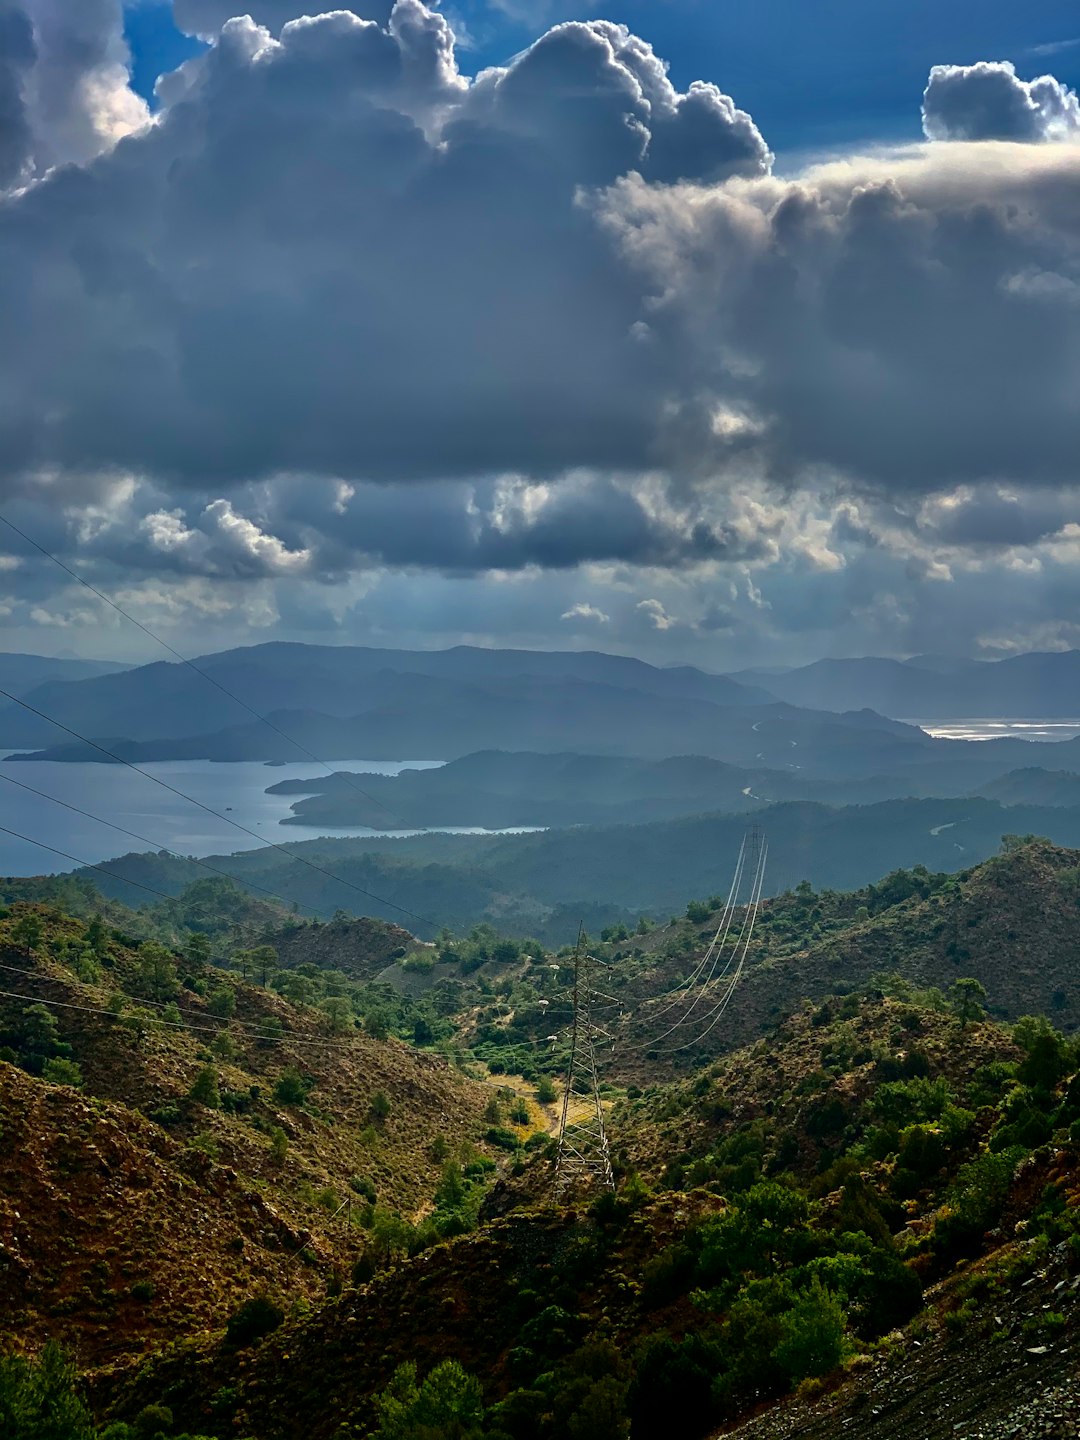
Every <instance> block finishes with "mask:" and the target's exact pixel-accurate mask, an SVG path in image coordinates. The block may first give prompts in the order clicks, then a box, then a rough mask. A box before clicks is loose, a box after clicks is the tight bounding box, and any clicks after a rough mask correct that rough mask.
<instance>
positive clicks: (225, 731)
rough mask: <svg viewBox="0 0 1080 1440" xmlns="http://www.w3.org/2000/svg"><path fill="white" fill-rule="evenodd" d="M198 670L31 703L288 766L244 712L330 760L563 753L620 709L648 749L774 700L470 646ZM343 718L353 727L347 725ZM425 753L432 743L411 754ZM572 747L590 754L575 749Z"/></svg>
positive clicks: (24, 728)
mask: <svg viewBox="0 0 1080 1440" xmlns="http://www.w3.org/2000/svg"><path fill="white" fill-rule="evenodd" d="M192 665H193V666H194V667H195V668H192V667H191V666H187V665H181V664H178V663H166V662H164V661H161V662H157V663H155V664H152V665H142V666H139V667H138V668H136V669H133V670H128V671H125V672H124V673H121V674H115V675H101V676H98V677H95V678H91V679H85V680H78V681H75V682H70V681H66V680H63V679H61V680H59V681H50V682H47V683H43V684H41V685H39V686H38V688H36V689H35V690H33V691H32V693H30V694H28V695H26V694H24V695H23V696H22V698H23V699H26V700H27V701H28V702H29V703H31V704H33V706H34V708H35V709H37V710H39V711H41V712H42V713H43V714H45V715H49V716H51V717H53V718H54V719H56V720H58V721H60V722H61V723H62V724H64V725H68V726H70V727H71V728H72V729H75V730H78V731H79V733H80V734H83V735H86V736H88V737H90V738H92V739H101V738H103V737H106V736H109V737H118V738H122V739H123V740H125V741H128V742H134V743H140V744H141V743H146V742H162V741H172V740H185V741H191V740H196V741H197V743H196V745H195V746H194V750H192V747H191V746H188V747H187V750H186V751H185V752H183V753H185V754H190V753H195V754H197V755H199V756H200V757H201V758H210V759H236V758H241V756H242V757H243V758H247V759H276V758H282V759H288V760H294V759H296V758H297V751H296V748H295V747H293V746H289V745H288V743H287V742H286V741H284V740H282V739H281V737H280V736H274V734H273V732H272V731H270V730H269V729H267V727H265V726H263V725H261V723H260V722H259V721H258V720H253V719H252V716H251V714H250V711H248V710H245V708H244V706H245V705H246V706H250V707H251V710H254V711H255V712H256V715H259V716H277V715H283V714H287V715H288V716H289V717H290V723H291V724H292V725H293V726H296V727H299V728H301V729H302V730H304V731H305V733H306V734H307V735H308V736H309V737H310V738H311V739H315V740H317V741H318V742H319V743H320V745H323V746H329V747H330V749H329V750H328V751H327V753H328V754H329V755H331V756H332V757H337V758H349V757H350V756H357V755H363V756H364V757H365V758H368V757H370V758H373V759H375V758H381V757H382V756H385V755H392V756H395V757H401V756H407V755H411V756H414V757H416V758H421V757H430V758H438V759H445V758H449V756H450V755H451V754H453V753H456V754H462V753H467V752H468V751H470V750H476V749H477V748H480V747H481V746H482V745H484V744H488V743H494V744H500V743H505V741H506V738H507V734H506V729H507V727H508V726H512V727H514V729H515V730H518V729H521V730H523V731H524V732H525V733H526V734H527V735H529V736H535V735H539V734H541V733H544V732H546V731H550V733H551V734H552V736H553V737H554V738H553V742H552V743H553V746H554V748H557V749H565V748H567V735H568V733H569V732H573V731H574V729H575V727H576V728H577V729H579V730H581V731H582V732H583V733H589V734H590V735H596V734H598V733H600V732H602V730H603V727H605V726H613V725H615V724H616V721H617V720H618V718H619V715H620V713H621V714H622V716H623V723H624V725H629V724H632V723H633V720H634V718H635V717H637V716H638V715H640V717H641V718H640V720H639V721H638V732H639V733H638V734H637V735H636V736H635V738H636V739H638V740H639V742H640V743H642V744H645V743H647V741H648V739H649V737H650V735H653V736H659V735H661V734H662V733H663V732H664V730H665V727H666V728H668V729H671V728H673V727H675V726H677V724H678V723H679V719H680V712H681V711H682V710H683V709H684V708H688V709H690V710H691V711H695V707H697V708H696V712H695V713H697V714H698V715H700V716H706V715H710V714H711V713H712V711H713V709H714V708H715V707H717V706H723V707H726V708H727V707H733V706H741V705H755V704H758V705H760V704H768V703H770V702H771V701H772V696H771V695H770V694H769V693H768V692H767V691H765V690H762V689H761V688H760V687H759V686H755V685H752V684H741V683H739V682H738V681H735V680H729V679H728V678H727V677H726V676H723V675H708V674H706V673H705V672H704V671H702V670H694V669H692V668H690V667H679V668H675V669H671V670H665V669H660V668H658V667H656V666H653V665H647V664H645V663H644V662H643V661H641V660H634V659H629V658H626V657H623V656H618V655H604V654H601V653H599V652H593V651H581V652H578V651H566V652H563V651H530V650H482V649H475V648H470V647H468V646H458V647H457V648H455V649H452V650H439V651H411V650H372V649H363V648H360V647H356V646H345V645H342V646H329V645H289V644H281V643H273V644H267V645H257V646H252V647H248V648H244V649H239V650H226V651H222V652H221V653H219V654H214V655H203V656H199V657H198V658H197V659H195V660H194V661H193V662H192ZM197 671H202V672H204V674H205V676H208V677H209V678H210V680H212V681H213V682H215V683H213V684H211V683H208V681H207V679H205V678H203V676H201V675H200V674H198V673H197ZM217 686H222V687H224V690H222V689H218V688H216V687H217ZM224 691H229V692H231V694H232V695H236V696H240V697H242V699H243V702H244V703H243V704H238V703H237V701H235V700H233V699H230V697H229V695H228V694H226V693H224ZM630 697H633V704H632V705H631V704H629V703H628V701H629V700H630ZM702 707H704V708H702ZM429 711H434V713H433V714H432V713H428V712H429ZM629 711H632V712H633V714H632V716H631V715H628V714H627V712H629ZM345 721H348V722H350V723H349V724H344V723H341V722H345ZM485 721H486V729H487V732H489V735H485ZM333 722H339V723H337V724H334V723H333ZM463 731H468V732H469V739H468V741H467V742H464V741H462V740H460V739H459V738H458V736H459V733H460V732H463ZM441 732H445V734H446V737H447V738H446V741H445V744H444V745H442V746H440V745H436V746H435V748H434V749H432V748H431V746H432V743H433V737H435V736H436V735H437V734H438V733H441ZM290 733H291V732H290ZM60 739H61V736H60V734H59V732H58V731H57V729H56V727H55V726H53V725H50V724H49V723H48V722H47V721H45V720H42V719H40V718H39V717H37V716H35V715H32V714H30V713H28V712H27V711H26V710H24V709H22V708H21V707H19V706H17V705H11V704H8V705H5V706H0V744H6V745H10V746H12V747H15V746H18V747H30V746H33V747H38V746H49V745H54V744H56V743H57V742H58V741H59V740H60ZM304 743H305V744H306V743H308V741H307V740H305V741H304ZM527 743H531V742H527ZM357 744H360V745H361V746H366V747H369V748H362V749H361V750H359V751H358V750H356V749H355V748H353V747H354V746H355V745H357ZM415 745H420V746H421V747H422V748H420V749H415V748H410V747H411V746H415ZM335 746H344V747H345V748H344V749H341V748H335ZM371 746H374V747H375V748H374V749H372V748H370V747H371ZM536 748H540V747H539V745H538V746H537V747H536ZM570 748H582V746H581V745H580V743H578V742H577V741H573V740H571V742H570ZM588 748H590V749H601V750H603V749H606V748H611V749H613V750H623V751H624V753H625V747H624V746H622V745H620V743H619V741H618V737H617V735H616V736H613V737H612V740H611V743H610V747H609V746H605V745H602V744H598V743H593V744H590V745H589V746H588ZM650 748H651V747H650ZM683 748H685V747H683ZM211 752H212V753H211ZM630 753H633V752H630ZM653 753H655V751H654V752H653ZM144 758H147V757H145V756H144ZM159 758H164V757H163V756H162V757H159ZM177 758H183V755H182V754H178V756H177Z"/></svg>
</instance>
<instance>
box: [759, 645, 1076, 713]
mask: <svg viewBox="0 0 1080 1440" xmlns="http://www.w3.org/2000/svg"><path fill="white" fill-rule="evenodd" d="M731 678H732V679H734V680H739V681H743V682H745V683H748V684H754V685H761V686H764V687H765V688H767V689H768V690H769V691H771V693H772V694H773V695H775V696H776V697H777V698H778V699H780V700H786V701H787V702H788V703H789V704H791V705H807V706H811V707H812V708H813V709H816V710H861V709H863V708H869V709H871V710H880V711H881V712H882V714H885V715H892V716H896V717H899V718H900V719H904V720H950V719H955V720H960V719H976V718H985V719H997V718H1008V719H1016V720H1022V719H1040V720H1051V719H1063V720H1077V719H1080V650H1064V651H1060V652H1052V653H1042V654H1040V653H1032V654H1029V655H1014V656H1010V657H1009V658H1008V659H1007V660H967V659H957V660H952V659H948V658H945V657H941V656H917V657H916V658H915V659H913V660H885V659H876V658H873V657H867V658H865V659H857V660H815V661H814V662H813V664H811V665H804V666H801V667H799V668H797V669H793V670H785V671H782V672H765V671H762V670H744V671H742V672H736V673H735V674H733V675H732V677H731Z"/></svg>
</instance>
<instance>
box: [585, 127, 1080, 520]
mask: <svg viewBox="0 0 1080 1440" xmlns="http://www.w3.org/2000/svg"><path fill="white" fill-rule="evenodd" d="M598 213H599V215H600V218H601V220H602V223H604V224H605V225H606V226H607V228H608V229H609V231H610V233H611V234H612V236H613V238H614V239H615V241H616V243H617V244H618V246H619V248H620V253H621V254H622V256H623V258H624V260H625V261H626V262H627V263H628V264H629V265H630V266H632V267H634V268H635V269H636V270H637V273H638V274H639V275H640V276H641V278H642V282H643V284H644V286H645V288H646V290H647V291H648V292H649V294H650V299H649V301H648V302H647V303H646V304H645V305H644V306H643V309H642V320H643V322H647V324H648V325H649V328H650V331H651V333H652V334H653V335H654V336H655V337H656V341H657V348H658V349H659V350H660V351H661V352H662V353H665V354H666V355H668V356H669V358H671V357H674V358H671V363H672V364H673V365H674V364H678V363H679V362H680V361H681V362H682V368H681V372H680V373H681V377H682V378H683V379H684V382H685V385H684V391H683V400H682V403H681V406H680V408H679V410H678V411H677V415H676V418H677V422H678V423H677V425H676V426H674V427H673V430H672V433H673V435H674V436H675V437H676V438H677V440H678V443H679V444H680V445H681V446H682V447H683V450H684V454H685V458H686V463H687V464H691V463H693V464H696V465H697V466H699V467H705V466H714V467H715V466H722V465H723V464H724V463H725V460H727V461H729V462H730V460H731V458H732V457H733V456H735V457H737V458H738V460H739V462H740V463H742V464H745V463H747V460H748V457H750V456H756V457H757V459H758V463H759V464H760V466H761V468H762V470H763V471H764V473H767V474H769V475H771V476H772V477H773V478H774V479H776V480H778V481H787V482H789V483H795V482H797V481H804V480H806V479H807V477H809V476H812V475H814V474H817V475H818V476H821V475H823V474H824V475H831V476H834V477H839V478H840V479H841V480H844V481H846V482H847V483H849V484H851V485H853V486H856V487H859V488H862V489H864V490H874V489H883V490H885V491H896V492H911V491H922V492H932V491H938V490H943V489H947V488H949V487H955V486H957V485H960V484H965V483H977V482H981V481H986V480H1009V481H1010V482H1012V483H1014V484H1016V485H1019V486H1029V487H1030V486H1034V485H1057V484H1061V483H1064V482H1065V481H1067V480H1070V479H1071V478H1072V477H1073V476H1074V474H1075V465H1076V459H1075V438H1076V423H1075V396H1076V394H1077V393H1078V391H1080V331H1078V329H1077V326H1076V323H1075V310H1074V308H1073V307H1072V306H1071V305H1062V304H1061V303H1060V297H1061V292H1062V291H1063V290H1064V291H1067V292H1068V293H1069V294H1072V293H1074V292H1075V290H1076V282H1077V281H1078V280H1080V148H1078V147H1074V146H1072V145H1056V146H1054V145H1048V146H1040V147H1034V148H1033V147H1029V146H1020V145H1016V146H1001V147H999V146H990V147H987V146H982V145H979V144H955V145H949V146H935V145H930V146H925V147H920V148H917V149H913V150H910V151H907V152H902V153H899V154H896V155H892V156H876V157H869V158H863V159H860V158H853V159H850V160H846V161H843V162H836V163H834V164H831V165H824V166H821V167H819V168H816V169H813V170H810V171H808V172H806V173H804V174H803V175H802V176H800V177H799V178H797V179H793V180H789V181H781V180H778V179H775V178H772V177H768V178H765V179H762V180H760V181H753V182H736V183H731V184H728V185H725V186H717V187H710V188H703V187H696V186H682V187H678V188H677V189H666V190H665V189H659V188H657V187H655V186H649V185H647V184H645V183H643V182H642V181H641V180H640V179H638V178H637V177H630V178H628V179H626V180H622V181H620V182H618V183H617V184H616V185H614V186H613V187H611V188H610V189H609V190H608V191H607V192H606V194H605V195H604V196H603V197H602V199H601V200H600V201H599V202H598Z"/></svg>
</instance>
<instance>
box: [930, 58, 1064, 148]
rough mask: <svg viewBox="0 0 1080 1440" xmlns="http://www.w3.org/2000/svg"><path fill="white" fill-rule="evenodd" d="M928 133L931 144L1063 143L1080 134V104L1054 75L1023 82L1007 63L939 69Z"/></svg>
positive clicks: (935, 74) (934, 78)
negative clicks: (942, 141)
mask: <svg viewBox="0 0 1080 1440" xmlns="http://www.w3.org/2000/svg"><path fill="white" fill-rule="evenodd" d="M923 130H924V131H925V133H926V135H927V137H928V138H929V139H931V140H1022V141H1032V140H1064V139H1069V138H1070V137H1073V136H1075V135H1077V134H1078V133H1080V103H1078V102H1077V98H1076V94H1075V92H1074V91H1072V90H1070V89H1069V88H1068V87H1067V86H1065V85H1063V84H1062V83H1061V82H1060V80H1055V79H1054V77H1053V75H1040V76H1039V77H1038V79H1037V80H1021V79H1020V77H1019V76H1018V75H1017V73H1016V67H1015V66H1014V65H1012V64H1011V63H1010V62H1009V61H1007V60H980V61H979V62H978V64H975V65H935V66H934V68H933V69H932V70H931V71H930V79H929V82H928V83H927V86H926V90H925V92H924V94H923Z"/></svg>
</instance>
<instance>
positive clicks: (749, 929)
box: [668, 842, 769, 1055]
mask: <svg viewBox="0 0 1080 1440" xmlns="http://www.w3.org/2000/svg"><path fill="white" fill-rule="evenodd" d="M768 854H769V846H768V842H763V843H762V848H761V853H760V857H759V859H758V863H757V870H756V872H755V875H754V880H753V883H752V885H751V888H750V896H749V900H748V903H747V906H746V914H745V916H744V917H743V925H742V930H741V931H740V933H739V938H738V940H737V941H736V942H735V952H734V953H735V954H736V955H739V962H738V965H737V966H736V969H735V973H734V974H733V975H732V977H731V979H730V981H729V982H728V985H727V989H726V990H725V991H724V993H723V994H722V995H721V997H720V999H719V1000H718V1001H717V1003H716V1004H715V1005H714V1006H713V1008H712V1009H711V1010H710V1011H708V1013H707V1014H705V1015H701V1016H699V1017H698V1019H699V1021H700V1020H711V1023H710V1024H709V1025H707V1026H706V1027H705V1029H704V1030H702V1032H701V1034H700V1035H697V1036H695V1038H694V1039H693V1040H687V1041H686V1043H685V1044H683V1045H677V1046H675V1048H674V1049H672V1050H670V1051H668V1053H669V1054H671V1055H677V1054H678V1053H679V1052H680V1051H682V1050H690V1049H692V1048H693V1046H695V1045H700V1044H701V1042H702V1041H703V1040H704V1039H705V1037H706V1036H707V1035H709V1034H710V1033H711V1032H712V1031H713V1030H715V1028H716V1026H717V1025H718V1024H719V1023H720V1021H721V1019H722V1018H723V1015H724V1011H725V1010H726V1009H727V1007H728V1006H729V1005H730V1003H731V999H732V996H733V995H734V994H735V987H736V986H737V985H738V983H739V980H740V978H741V976H742V972H743V968H744V966H745V964H746V957H747V954H748V953H749V950H750V941H751V940H752V939H753V935H754V926H755V924H756V923H757V916H758V910H759V908H760V905H761V892H762V889H763V888H764V885H765V861H766V859H767V858H768ZM744 936H745V943H744V939H743V937H744ZM740 948H741V951H742V953H741V955H740V954H739V952H740ZM712 1017H715V1018H712Z"/></svg>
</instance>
